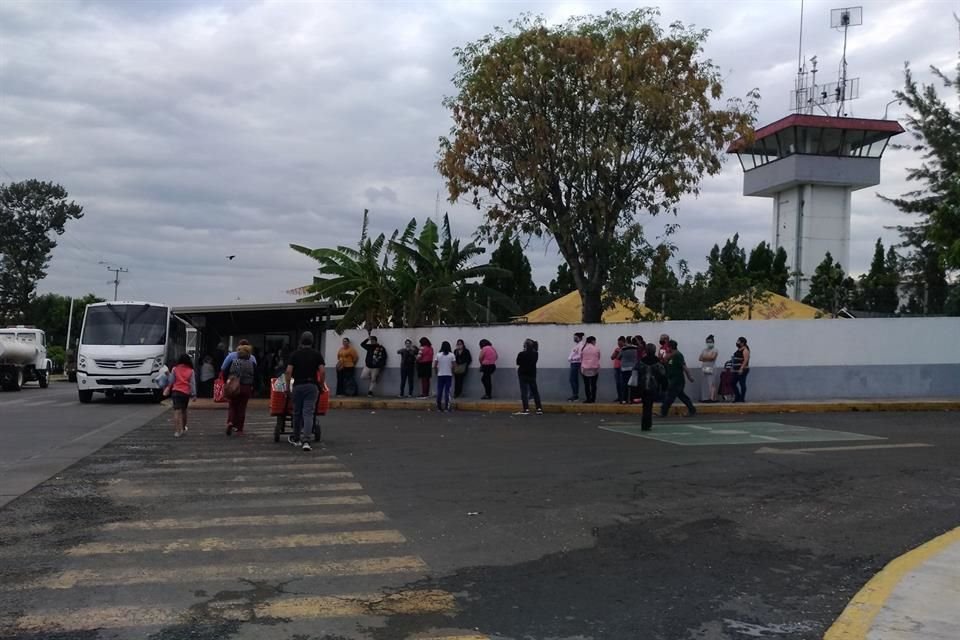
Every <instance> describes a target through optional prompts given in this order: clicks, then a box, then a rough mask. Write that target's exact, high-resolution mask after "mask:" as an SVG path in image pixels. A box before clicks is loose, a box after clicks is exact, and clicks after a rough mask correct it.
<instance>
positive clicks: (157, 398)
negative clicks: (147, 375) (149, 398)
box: [153, 389, 163, 404]
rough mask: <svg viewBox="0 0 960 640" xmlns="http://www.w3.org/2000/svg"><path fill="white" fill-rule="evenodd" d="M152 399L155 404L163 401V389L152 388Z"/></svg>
mask: <svg viewBox="0 0 960 640" xmlns="http://www.w3.org/2000/svg"><path fill="white" fill-rule="evenodd" d="M153 401H154V402H155V403H157V404H160V403H161V402H163V389H154V390H153Z"/></svg>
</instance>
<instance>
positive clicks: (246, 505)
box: [189, 496, 373, 511]
mask: <svg viewBox="0 0 960 640" xmlns="http://www.w3.org/2000/svg"><path fill="white" fill-rule="evenodd" d="M357 504H373V499H372V498H371V497H370V496H307V497H303V498H270V499H267V500H230V501H229V502H220V501H215V502H214V501H211V502H200V501H196V500H191V501H190V504H189V507H190V508H191V509H196V510H199V511H210V510H219V509H229V510H230V511H242V510H244V509H267V508H294V507H326V506H335V505H357Z"/></svg>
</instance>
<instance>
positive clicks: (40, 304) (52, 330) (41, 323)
mask: <svg viewBox="0 0 960 640" xmlns="http://www.w3.org/2000/svg"><path fill="white" fill-rule="evenodd" d="M95 302H103V298H98V297H97V296H95V295H93V294H92V293H88V294H87V295H85V296H83V297H78V298H74V300H73V326H72V330H73V333H72V335H71V342H76V341H77V339H78V338H79V337H80V327H81V325H82V324H83V312H84V310H85V309H86V308H87V305H88V304H93V303H95ZM25 320H26V322H28V323H29V324H32V325H34V326H36V327H38V328H40V329H43V330H44V332H46V334H47V344H51V345H59V346H61V347H65V346H67V327H68V324H69V322H70V298H69V297H67V296H63V295H60V294H58V293H45V294H43V295H39V296H36V297H35V298H34V299H33V300H32V301H31V302H30V310H29V312H28V313H27V317H26V319H25ZM71 346H72V345H71Z"/></svg>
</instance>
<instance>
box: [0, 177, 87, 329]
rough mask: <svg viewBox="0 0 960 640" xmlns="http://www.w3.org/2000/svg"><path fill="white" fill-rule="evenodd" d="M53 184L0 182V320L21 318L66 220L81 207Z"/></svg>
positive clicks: (31, 181) (27, 307) (79, 215)
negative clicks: (69, 199) (68, 199)
mask: <svg viewBox="0 0 960 640" xmlns="http://www.w3.org/2000/svg"><path fill="white" fill-rule="evenodd" d="M67 197H68V195H67V191H66V189H64V188H63V187H61V186H60V185H58V184H54V183H52V182H41V181H39V180H24V181H22V182H12V183H10V184H0V322H13V321H18V320H21V319H23V318H25V317H26V316H27V315H28V313H29V310H30V301H31V300H32V299H33V296H34V293H35V292H36V290H37V283H38V282H40V281H41V280H43V278H44V277H46V275H47V267H48V266H49V265H50V255H51V253H52V252H53V249H54V248H55V247H56V246H57V241H56V240H55V236H58V235H62V234H63V232H64V227H65V226H66V224H67V221H68V220H71V219H77V218H81V217H83V207H81V206H80V205H78V204H77V203H76V202H73V201H70V202H68V201H67Z"/></svg>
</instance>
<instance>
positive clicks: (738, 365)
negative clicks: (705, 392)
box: [731, 336, 750, 402]
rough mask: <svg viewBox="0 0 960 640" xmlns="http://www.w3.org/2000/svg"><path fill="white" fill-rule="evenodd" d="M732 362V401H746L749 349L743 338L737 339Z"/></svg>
mask: <svg viewBox="0 0 960 640" xmlns="http://www.w3.org/2000/svg"><path fill="white" fill-rule="evenodd" d="M731 361H732V362H733V376H734V378H733V401H734V402H746V401H747V374H748V373H750V347H748V346H747V339H746V338H744V337H743V336H740V337H739V338H737V350H736V351H735V352H734V354H733V358H731Z"/></svg>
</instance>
